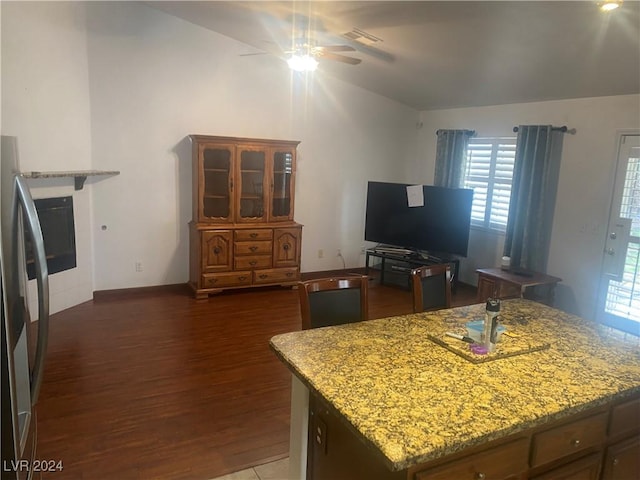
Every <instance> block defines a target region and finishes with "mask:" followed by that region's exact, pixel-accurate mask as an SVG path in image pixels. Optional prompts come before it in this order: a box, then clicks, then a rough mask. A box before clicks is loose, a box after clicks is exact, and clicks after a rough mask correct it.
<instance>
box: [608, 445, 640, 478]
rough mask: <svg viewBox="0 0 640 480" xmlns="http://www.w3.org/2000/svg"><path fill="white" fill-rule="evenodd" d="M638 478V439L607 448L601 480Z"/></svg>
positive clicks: (639, 466) (639, 458) (639, 476)
mask: <svg viewBox="0 0 640 480" xmlns="http://www.w3.org/2000/svg"><path fill="white" fill-rule="evenodd" d="M632 478H640V438H638V437H634V438H630V439H629V440H626V441H624V442H619V443H616V444H614V445H612V446H610V447H609V448H607V455H606V457H605V460H604V473H603V474H602V480H627V479H632Z"/></svg>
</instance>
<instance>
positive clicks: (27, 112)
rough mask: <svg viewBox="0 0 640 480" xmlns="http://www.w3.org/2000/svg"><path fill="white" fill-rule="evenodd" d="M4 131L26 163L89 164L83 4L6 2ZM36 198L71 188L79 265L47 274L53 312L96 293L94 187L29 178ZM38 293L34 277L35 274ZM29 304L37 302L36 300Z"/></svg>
mask: <svg viewBox="0 0 640 480" xmlns="http://www.w3.org/2000/svg"><path fill="white" fill-rule="evenodd" d="M0 8H1V9H2V134H3V135H15V136H17V137H18V150H19V152H18V154H19V157H20V168H21V170H22V171H33V170H38V171H49V170H83V169H84V170H86V169H89V168H91V137H90V129H89V126H90V105H89V84H88V64H87V48H86V41H85V38H86V35H85V30H84V23H85V22H84V18H85V13H84V6H83V5H82V4H81V3H62V2H61V3H50V2H42V3H41V2H5V1H3V2H1V3H0ZM29 185H30V187H31V190H32V195H33V197H34V198H45V197H56V196H67V195H72V196H73V201H74V211H75V227H76V248H77V268H75V269H73V270H68V271H65V272H61V273H57V274H54V275H51V276H50V285H49V288H50V293H51V295H50V297H51V305H50V309H51V311H52V312H57V311H59V310H63V309H65V308H68V307H70V306H72V305H77V304H78V303H82V302H84V301H87V300H89V299H91V298H92V295H93V282H92V276H93V275H92V271H93V268H92V249H91V238H90V237H91V235H90V229H89V224H90V218H91V194H90V192H91V187H90V186H88V187H87V188H85V189H84V190H81V191H74V189H73V179H71V178H69V179H65V180H47V181H44V180H38V181H35V180H31V181H29ZM30 290H31V291H32V293H31V295H30V298H31V299H32V300H33V299H35V298H36V297H35V293H34V292H35V281H33V282H30ZM31 311H32V312H34V313H33V315H34V316H35V312H37V309H36V308H35V305H33V304H32V305H31Z"/></svg>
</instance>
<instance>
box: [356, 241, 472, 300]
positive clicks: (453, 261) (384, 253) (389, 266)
mask: <svg viewBox="0 0 640 480" xmlns="http://www.w3.org/2000/svg"><path fill="white" fill-rule="evenodd" d="M371 257H374V258H379V259H380V263H378V264H376V265H369V261H370V259H371ZM441 263H448V264H450V265H451V279H452V280H451V292H452V293H455V292H456V289H457V287H458V274H459V271H460V260H459V259H458V258H456V257H454V256H452V255H447V254H430V253H429V254H426V253H422V254H420V253H418V252H410V253H396V252H393V251H392V249H385V248H382V249H380V248H377V249H371V250H367V251H366V263H365V273H366V274H367V275H368V274H369V268H372V269H374V270H379V271H380V285H390V284H392V285H398V286H401V287H404V288H407V289H410V288H411V270H413V269H414V268H418V267H422V266H424V265H437V264H441Z"/></svg>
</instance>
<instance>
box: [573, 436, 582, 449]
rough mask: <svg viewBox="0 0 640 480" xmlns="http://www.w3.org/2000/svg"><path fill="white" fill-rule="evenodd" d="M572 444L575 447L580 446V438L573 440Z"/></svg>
mask: <svg viewBox="0 0 640 480" xmlns="http://www.w3.org/2000/svg"><path fill="white" fill-rule="evenodd" d="M571 445H572V446H573V448H578V447H579V446H580V440H578V439H577V438H576V439H574V440H571Z"/></svg>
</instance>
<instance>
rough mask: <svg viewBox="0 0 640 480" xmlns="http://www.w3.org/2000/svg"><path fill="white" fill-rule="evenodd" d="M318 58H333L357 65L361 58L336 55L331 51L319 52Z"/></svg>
mask: <svg viewBox="0 0 640 480" xmlns="http://www.w3.org/2000/svg"><path fill="white" fill-rule="evenodd" d="M318 58H319V59H321V60H324V59H326V60H334V61H336V62H342V63H348V64H349V65H358V64H359V63H360V62H362V60H360V59H359V58H353V57H345V56H344V55H338V54H337V53H331V52H320V53H319V55H318Z"/></svg>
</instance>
